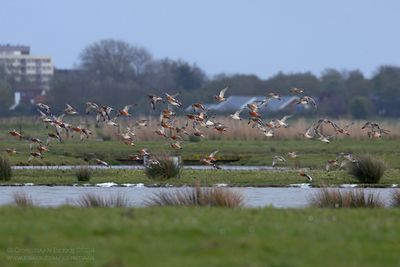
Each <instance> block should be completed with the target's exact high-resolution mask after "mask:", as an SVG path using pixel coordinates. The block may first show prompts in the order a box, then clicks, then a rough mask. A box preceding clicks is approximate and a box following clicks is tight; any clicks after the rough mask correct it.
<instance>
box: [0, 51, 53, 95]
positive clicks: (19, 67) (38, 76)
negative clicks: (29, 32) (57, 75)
mask: <svg viewBox="0 0 400 267" xmlns="http://www.w3.org/2000/svg"><path fill="white" fill-rule="evenodd" d="M0 67H3V68H4V70H5V72H6V73H7V74H8V75H12V76H13V77H14V78H15V80H16V81H26V82H28V83H33V84H35V85H36V86H37V87H38V89H43V90H49V89H50V81H51V78H52V77H53V74H54V66H53V60H52V58H51V57H50V56H36V55H31V54H30V48H29V46H14V45H0Z"/></svg>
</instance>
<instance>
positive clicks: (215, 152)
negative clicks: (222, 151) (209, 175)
mask: <svg viewBox="0 0 400 267" xmlns="http://www.w3.org/2000/svg"><path fill="white" fill-rule="evenodd" d="M217 153H218V150H215V151H214V152H212V153H211V154H210V155H209V157H210V158H213V157H215V155H216V154H217Z"/></svg>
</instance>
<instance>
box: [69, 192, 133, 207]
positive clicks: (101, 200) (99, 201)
mask: <svg viewBox="0 0 400 267" xmlns="http://www.w3.org/2000/svg"><path fill="white" fill-rule="evenodd" d="M76 204H77V205H78V206H80V207H82V208H115V207H126V206H127V205H128V201H127V199H126V197H125V196H124V195H122V194H117V195H109V196H108V197H106V196H101V195H96V194H92V193H87V194H84V195H83V196H81V197H80V198H79V199H78V200H77V201H76Z"/></svg>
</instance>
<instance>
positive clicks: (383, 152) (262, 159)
mask: <svg viewBox="0 0 400 267" xmlns="http://www.w3.org/2000/svg"><path fill="white" fill-rule="evenodd" d="M6 147H15V148H16V149H17V151H18V154H17V155H15V156H12V157H11V162H12V164H14V165H28V164H29V163H28V157H29V146H28V143H27V142H25V141H17V140H16V139H11V138H6V139H3V140H0V150H4V149H5V148H6ZM141 148H147V149H148V151H149V152H151V153H159V152H170V153H171V154H174V155H181V156H182V158H183V160H193V161H195V162H197V161H198V160H199V159H200V157H204V156H206V155H208V154H209V153H211V152H212V151H214V150H219V151H220V152H219V153H218V154H217V158H218V159H226V160H236V161H234V162H231V163H230V164H233V165H271V163H272V157H273V156H274V155H283V156H285V155H286V153H287V152H289V151H296V152H297V153H298V154H299V158H298V160H288V163H287V165H288V166H296V167H311V168H323V167H324V166H325V163H326V161H327V160H328V159H334V158H335V157H336V154H337V153H340V152H351V153H353V154H355V155H357V154H365V153H371V154H373V155H374V156H377V157H380V158H382V159H384V160H385V161H386V162H387V164H388V166H389V167H390V168H400V142H399V141H398V140H366V139H365V140H351V139H343V140H334V141H332V143H330V144H324V143H322V142H320V141H316V140H274V139H269V140H265V141H222V140H204V141H201V142H184V143H183V149H182V150H180V151H174V150H172V149H170V147H169V146H168V144H166V143H164V142H161V141H160V142H156V141H143V142H138V143H137V146H136V147H132V146H127V145H124V144H122V143H120V142H117V141H104V142H103V141H94V140H89V141H86V142H79V141H66V142H65V143H62V144H59V143H52V144H50V152H48V153H46V154H45V158H44V159H43V160H34V162H33V163H32V164H34V165H79V164H84V163H87V161H89V162H90V163H93V160H92V159H93V158H100V159H103V160H106V161H108V162H109V163H111V164H122V163H121V162H118V161H117V160H118V159H127V157H128V155H132V154H136V153H137V150H139V149H141Z"/></svg>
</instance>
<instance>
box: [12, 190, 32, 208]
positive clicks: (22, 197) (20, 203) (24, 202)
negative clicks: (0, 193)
mask: <svg viewBox="0 0 400 267" xmlns="http://www.w3.org/2000/svg"><path fill="white" fill-rule="evenodd" d="M13 200H14V204H15V205H16V206H17V207H23V208H26V207H33V200H32V198H31V197H30V196H28V195H27V194H26V193H25V192H14V193H13Z"/></svg>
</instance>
